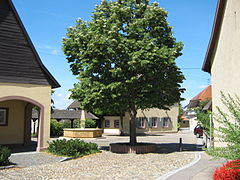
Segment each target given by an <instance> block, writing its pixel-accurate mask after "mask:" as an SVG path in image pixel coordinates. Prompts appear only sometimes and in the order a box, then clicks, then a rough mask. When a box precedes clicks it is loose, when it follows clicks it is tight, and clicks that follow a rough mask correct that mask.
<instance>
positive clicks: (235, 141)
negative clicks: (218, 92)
mask: <svg viewBox="0 0 240 180" xmlns="http://www.w3.org/2000/svg"><path fill="white" fill-rule="evenodd" d="M221 100H222V102H223V104H224V105H225V107H226V108H227V110H228V112H227V113H225V112H223V111H222V110H221V109H220V108H219V107H217V110H218V114H215V115H214V119H215V120H216V121H217V122H219V123H220V124H221V125H220V126H219V127H218V128H215V129H214V130H215V131H217V132H218V134H215V136H216V135H218V137H219V138H220V141H222V142H225V143H227V147H217V148H211V149H209V150H208V153H209V154H210V155H213V156H216V157H223V158H226V159H232V160H234V159H235V160H236V159H240V138H239V135H240V98H239V97H238V96H236V99H234V98H232V97H231V96H230V95H228V96H225V95H224V94H223V93H222V99H221ZM215 131H214V132H215Z"/></svg>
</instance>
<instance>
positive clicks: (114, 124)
mask: <svg viewBox="0 0 240 180" xmlns="http://www.w3.org/2000/svg"><path fill="white" fill-rule="evenodd" d="M178 111H179V106H178V105H177V104H176V105H174V106H172V107H171V108H170V110H162V109H155V108H152V109H149V110H144V111H142V110H138V111H137V118H136V128H137V133H139V134H141V133H147V132H177V131H178V129H177V123H178V113H179V112H178ZM129 120H130V116H129V114H128V113H125V116H123V122H122V123H121V121H120V117H119V116H104V120H103V121H102V127H103V129H104V133H109V134H119V133H120V130H122V131H123V133H124V134H129Z"/></svg>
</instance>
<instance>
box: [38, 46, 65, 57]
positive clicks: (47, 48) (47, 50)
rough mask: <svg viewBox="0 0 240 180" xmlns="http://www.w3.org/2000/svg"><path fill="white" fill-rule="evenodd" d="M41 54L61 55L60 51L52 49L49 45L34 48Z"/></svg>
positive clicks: (55, 48)
mask: <svg viewBox="0 0 240 180" xmlns="http://www.w3.org/2000/svg"><path fill="white" fill-rule="evenodd" d="M36 47H37V48H38V49H39V50H40V51H42V52H43V53H48V54H52V55H61V52H62V51H61V49H60V48H57V47H53V46H50V45H37V46H36Z"/></svg>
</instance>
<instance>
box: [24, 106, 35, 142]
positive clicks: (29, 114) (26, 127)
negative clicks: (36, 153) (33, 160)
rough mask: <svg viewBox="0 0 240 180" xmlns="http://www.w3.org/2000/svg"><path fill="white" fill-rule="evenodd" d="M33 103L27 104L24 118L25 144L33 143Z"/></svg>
mask: <svg viewBox="0 0 240 180" xmlns="http://www.w3.org/2000/svg"><path fill="white" fill-rule="evenodd" d="M32 108H33V105H32V104H29V103H28V104H27V105H26V107H25V120H24V146H26V145H29V144H31V119H32Z"/></svg>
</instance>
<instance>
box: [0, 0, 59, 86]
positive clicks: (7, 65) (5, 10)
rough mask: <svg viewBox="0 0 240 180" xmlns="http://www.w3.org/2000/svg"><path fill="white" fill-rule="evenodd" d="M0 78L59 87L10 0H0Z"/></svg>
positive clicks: (6, 80) (5, 81) (8, 80)
mask: <svg viewBox="0 0 240 180" xmlns="http://www.w3.org/2000/svg"><path fill="white" fill-rule="evenodd" d="M0 82H2V83H23V84H39V85H50V86H51V87H52V88H57V87H60V85H59V83H58V82H57V81H56V79H55V78H54V77H53V76H52V75H51V74H50V72H49V71H48V70H47V69H46V67H45V66H44V65H43V63H42V61H41V60H40V57H39V56H38V54H37V51H36V49H35V48H34V46H33V43H32V42H31V40H30V37H29V36H28V34H27V31H26V29H25V28H24V26H23V23H22V21H21V19H20V17H19V15H18V13H17V11H16V9H15V7H14V5H13V3H12V1H11V0H0Z"/></svg>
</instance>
